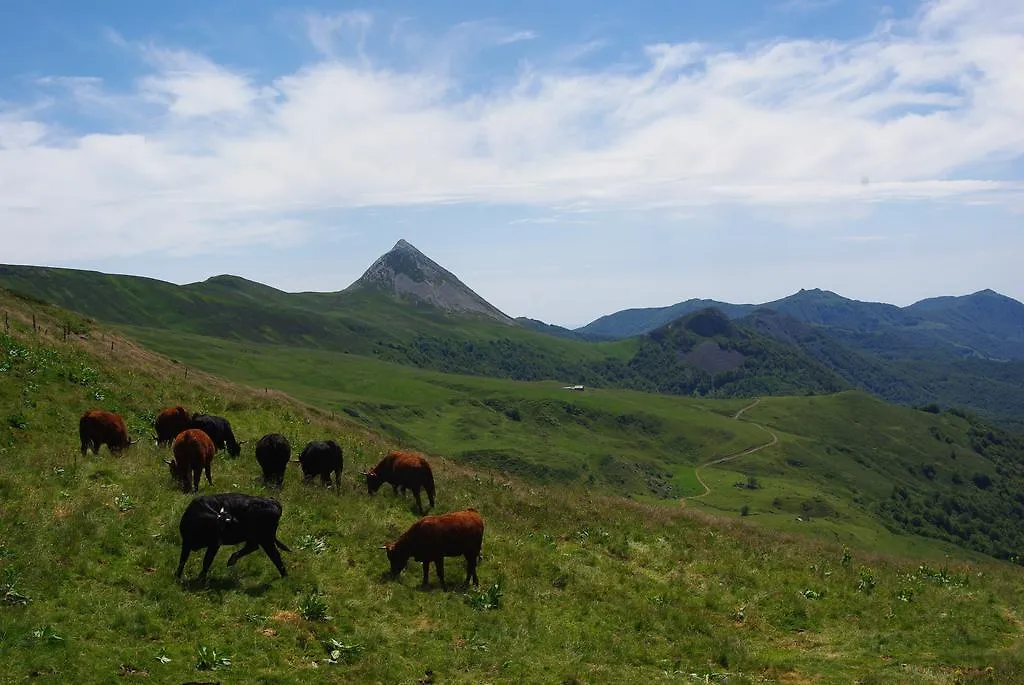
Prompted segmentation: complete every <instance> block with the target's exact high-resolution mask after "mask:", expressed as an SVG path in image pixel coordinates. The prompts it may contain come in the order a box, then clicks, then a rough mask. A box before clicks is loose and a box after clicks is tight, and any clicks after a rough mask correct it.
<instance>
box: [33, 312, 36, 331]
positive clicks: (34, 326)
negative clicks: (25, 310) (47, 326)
mask: <svg viewBox="0 0 1024 685" xmlns="http://www.w3.org/2000/svg"><path fill="white" fill-rule="evenodd" d="M32 332H33V333H35V332H36V315H35V314H32Z"/></svg>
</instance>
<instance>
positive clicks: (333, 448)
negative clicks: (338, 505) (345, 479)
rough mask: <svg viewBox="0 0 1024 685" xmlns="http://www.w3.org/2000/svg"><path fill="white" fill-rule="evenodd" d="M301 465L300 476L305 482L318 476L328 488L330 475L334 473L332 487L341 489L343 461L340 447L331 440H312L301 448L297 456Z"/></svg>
mask: <svg viewBox="0 0 1024 685" xmlns="http://www.w3.org/2000/svg"><path fill="white" fill-rule="evenodd" d="M299 464H301V465H302V476H303V480H304V481H305V482H307V483H308V482H309V481H311V480H312V479H313V478H314V477H316V476H320V480H321V482H323V484H324V485H327V486H330V484H331V473H332V472H333V473H334V486H335V488H338V490H339V491H340V489H341V467H342V464H343V459H342V455H341V446H340V445H338V443H336V442H334V441H333V440H312V441H310V442H308V443H306V446H305V447H304V448H302V454H300V455H299Z"/></svg>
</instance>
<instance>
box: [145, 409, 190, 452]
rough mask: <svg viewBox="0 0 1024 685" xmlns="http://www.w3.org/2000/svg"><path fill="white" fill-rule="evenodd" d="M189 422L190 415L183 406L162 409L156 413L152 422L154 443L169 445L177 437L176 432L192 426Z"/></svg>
mask: <svg viewBox="0 0 1024 685" xmlns="http://www.w3.org/2000/svg"><path fill="white" fill-rule="evenodd" d="M191 423H192V417H191V416H189V413H188V411H187V410H186V409H185V407H182V406H180V405H179V406H176V407H168V408H167V409H164V410H163V411H161V412H160V413H159V414H157V417H156V420H155V421H154V422H153V428H154V429H155V430H156V444H157V445H170V444H171V443H172V442H174V439H175V438H176V437H178V433H180V432H181V431H183V430H185V429H187V428H191V427H192V426H191Z"/></svg>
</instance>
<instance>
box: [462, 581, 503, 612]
mask: <svg viewBox="0 0 1024 685" xmlns="http://www.w3.org/2000/svg"><path fill="white" fill-rule="evenodd" d="M501 596H502V592H501V583H495V584H494V585H492V586H490V587H489V588H487V589H486V590H483V591H480V590H473V589H471V590H470V591H469V592H467V593H466V604H468V605H469V606H471V607H473V608H474V609H476V610H477V611H488V610H490V609H499V608H501Z"/></svg>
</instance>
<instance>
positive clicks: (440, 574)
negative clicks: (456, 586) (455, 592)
mask: <svg viewBox="0 0 1024 685" xmlns="http://www.w3.org/2000/svg"><path fill="white" fill-rule="evenodd" d="M435 566H437V579H438V580H440V581H441V589H442V590H447V589H448V586H447V585H445V583H444V557H438V558H437V562H435Z"/></svg>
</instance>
